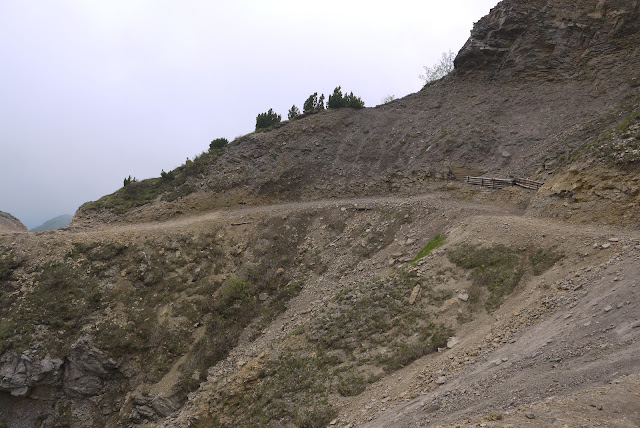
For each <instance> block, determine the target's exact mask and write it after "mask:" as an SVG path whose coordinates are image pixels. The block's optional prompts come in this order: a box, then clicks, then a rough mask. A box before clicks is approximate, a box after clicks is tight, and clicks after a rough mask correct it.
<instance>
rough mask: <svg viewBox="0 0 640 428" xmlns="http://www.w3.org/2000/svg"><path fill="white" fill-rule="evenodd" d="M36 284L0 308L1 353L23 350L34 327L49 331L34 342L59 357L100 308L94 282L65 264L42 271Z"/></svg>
mask: <svg viewBox="0 0 640 428" xmlns="http://www.w3.org/2000/svg"><path fill="white" fill-rule="evenodd" d="M41 269H42V270H41V272H40V274H39V275H38V276H37V279H36V285H35V286H34V287H33V288H32V290H30V291H25V292H19V293H18V294H19V296H18V295H16V296H15V298H14V300H13V301H12V302H11V303H9V302H6V301H5V300H4V299H3V303H9V306H5V305H3V307H2V308H1V309H0V318H1V319H2V321H0V351H4V350H6V349H9V348H11V349H14V350H16V351H18V352H22V351H24V350H26V349H27V348H28V347H29V346H30V345H31V344H32V343H33V342H34V341H35V340H36V338H35V337H34V333H35V330H36V326H43V327H44V328H46V329H47V330H49V331H51V334H49V335H47V336H46V337H44V338H39V339H37V340H38V341H39V342H41V345H43V348H44V349H46V352H49V353H51V354H52V355H57V356H61V355H63V354H64V351H65V350H66V349H67V348H68V346H70V345H71V343H72V342H73V340H75V339H76V338H77V336H78V334H79V332H80V330H81V328H82V326H83V325H84V324H85V323H86V322H87V318H88V317H90V316H91V315H92V313H94V312H95V311H97V310H98V309H100V308H102V307H103V302H102V297H103V296H102V292H101V290H100V289H99V287H98V284H97V281H95V280H94V279H92V278H88V277H86V276H85V275H84V274H83V272H82V271H80V270H79V269H77V268H74V267H72V266H70V265H67V264H65V263H48V264H46V265H44V266H43V267H42V268H41Z"/></svg>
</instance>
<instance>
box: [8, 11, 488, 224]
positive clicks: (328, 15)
mask: <svg viewBox="0 0 640 428" xmlns="http://www.w3.org/2000/svg"><path fill="white" fill-rule="evenodd" d="M497 3H498V0H475V1H471V0H453V1H450V2H445V3H442V2H413V1H399V2H394V3H393V4H391V5H390V4H388V3H387V2H385V3H383V2H376V1H373V2H371V1H369V2H364V1H353V2H348V3H347V2H337V1H327V2H323V3H322V4H313V5H306V4H299V3H297V2H293V1H289V0H287V1H278V2H275V3H274V4H267V3H264V2H258V1H247V0H245V1H239V2H234V3H228V4H227V3H223V4H218V3H217V2H215V3H214V2H205V1H195V0H194V1H186V2H180V3H177V2H176V3H173V2H166V1H165V2H157V1H153V0H139V1H133V2H132V1H125V0H115V1H110V2H108V3H107V2H83V1H80V0H62V1H58V2H55V3H51V2H46V1H44V0H35V1H29V2H0V36H1V37H0V55H1V56H2V58H3V63H4V65H5V67H3V68H2V69H1V70H0V90H1V91H2V94H3V97H2V101H1V102H0V139H1V140H0V141H1V144H2V156H1V157H0V159H2V160H1V161H0V180H2V183H3V185H2V187H0V189H1V190H0V210H2V211H5V212H8V213H10V214H12V215H14V216H16V217H17V218H19V219H20V220H21V221H22V222H23V223H24V224H25V225H26V226H27V227H28V228H29V229H31V228H33V227H36V226H38V225H40V224H42V223H44V222H45V221H46V220H49V219H51V218H54V217H56V216H59V215H62V214H71V215H72V214H73V213H74V211H75V210H76V209H77V207H78V206H80V205H81V204H82V203H84V202H87V201H91V200H96V199H98V198H100V197H101V196H104V195H106V194H109V193H112V192H114V191H116V190H117V189H118V188H120V187H121V186H122V180H123V179H124V177H126V176H128V175H132V176H135V177H137V178H138V179H145V178H150V177H157V176H159V174H160V171H161V170H163V169H164V170H165V171H168V170H171V169H173V168H175V167H177V166H178V165H180V164H182V163H183V162H184V161H185V159H186V158H187V157H189V158H192V157H193V156H195V155H197V154H199V153H201V152H202V151H204V150H207V149H208V146H209V142H210V141H211V140H212V139H214V138H218V137H225V138H227V139H229V140H232V139H234V138H235V137H237V136H240V135H244V134H247V133H250V132H252V131H253V129H254V126H255V118H256V116H257V114H258V113H261V112H265V111H267V110H268V109H269V108H273V109H274V110H275V111H276V112H277V113H279V114H281V115H282V117H283V118H286V115H287V110H288V109H289V108H290V107H291V105H293V104H295V105H297V106H298V107H299V108H302V103H303V101H304V100H305V99H306V98H307V97H308V95H309V94H311V93H313V92H318V93H324V94H325V95H328V94H329V93H330V92H332V91H333V88H334V87H336V86H342V88H343V90H346V91H353V92H354V94H355V95H357V96H360V97H361V98H362V99H363V100H364V101H365V103H366V106H367V107H372V106H375V105H377V104H380V103H381V100H382V99H383V98H384V97H386V96H388V95H394V96H396V97H397V98H400V97H403V96H405V95H407V94H409V93H413V92H416V91H418V90H419V89H420V88H421V86H422V82H421V80H420V79H419V78H418V75H419V74H421V73H423V71H424V70H423V68H422V67H423V66H425V65H427V66H428V65H432V64H433V63H435V62H437V61H438V60H439V58H440V56H441V54H442V52H444V51H447V50H449V49H451V50H453V51H454V52H457V51H458V50H459V49H460V48H461V47H462V45H463V44H464V42H465V41H466V40H467V38H468V37H469V33H470V31H471V29H472V27H473V23H474V22H476V21H477V20H478V19H480V18H481V17H482V16H484V15H486V14H487V13H488V12H489V10H490V8H491V7H493V6H495V5H496V4H497ZM337 64H339V65H340V66H339V67H337V66H336V65H337Z"/></svg>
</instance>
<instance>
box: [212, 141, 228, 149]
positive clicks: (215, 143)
mask: <svg viewBox="0 0 640 428" xmlns="http://www.w3.org/2000/svg"><path fill="white" fill-rule="evenodd" d="M227 144H229V140H227V139H226V138H216V139H215V140H213V141H211V143H210V144H209V150H216V149H221V148H223V147H224V146H226V145H227Z"/></svg>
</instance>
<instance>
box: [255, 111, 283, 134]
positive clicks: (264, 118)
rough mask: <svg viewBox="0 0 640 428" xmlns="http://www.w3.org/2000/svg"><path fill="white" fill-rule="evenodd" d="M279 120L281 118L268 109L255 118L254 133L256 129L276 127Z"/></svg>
mask: <svg viewBox="0 0 640 428" xmlns="http://www.w3.org/2000/svg"><path fill="white" fill-rule="evenodd" d="M281 120H282V116H280V115H279V114H277V113H276V112H274V111H273V109H271V108H270V109H269V111H267V112H266V113H260V114H259V115H258V117H256V131H257V130H258V129H265V128H270V127H272V126H273V125H277V124H278V123H280V121H281Z"/></svg>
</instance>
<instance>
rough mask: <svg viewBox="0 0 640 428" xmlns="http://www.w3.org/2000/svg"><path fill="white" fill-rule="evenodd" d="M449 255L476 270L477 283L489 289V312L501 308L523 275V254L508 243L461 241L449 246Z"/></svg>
mask: <svg viewBox="0 0 640 428" xmlns="http://www.w3.org/2000/svg"><path fill="white" fill-rule="evenodd" d="M447 255H448V257H449V259H450V260H451V261H452V262H453V263H455V264H456V265H458V266H460V267H462V268H465V269H471V270H472V273H471V278H472V280H473V286H475V287H479V288H486V289H487V290H488V291H489V296H488V297H487V300H486V302H485V307H486V309H487V311H488V312H491V311H493V310H495V309H497V308H498V307H500V305H501V304H502V301H503V299H504V297H505V296H507V295H509V294H511V293H512V292H513V290H514V289H515V287H516V285H518V282H520V278H522V275H523V268H522V263H521V257H520V255H519V254H518V252H517V251H516V250H513V249H511V248H507V247H505V246H504V245H496V246H494V247H490V248H482V247H479V246H475V245H468V244H461V245H457V246H455V247H454V248H451V249H449V251H448V252H447Z"/></svg>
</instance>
